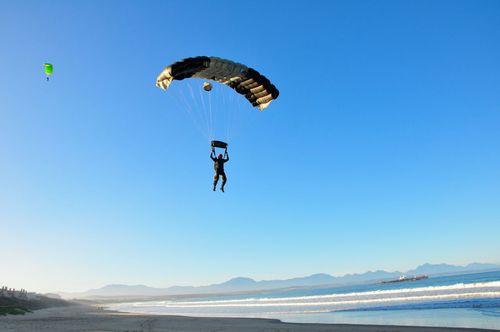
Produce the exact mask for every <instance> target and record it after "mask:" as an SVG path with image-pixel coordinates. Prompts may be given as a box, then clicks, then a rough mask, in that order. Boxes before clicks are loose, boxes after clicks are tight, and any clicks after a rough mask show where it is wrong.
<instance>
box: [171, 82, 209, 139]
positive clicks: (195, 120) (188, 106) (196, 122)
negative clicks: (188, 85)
mask: <svg viewBox="0 0 500 332" xmlns="http://www.w3.org/2000/svg"><path fill="white" fill-rule="evenodd" d="M178 91H179V94H174V95H175V96H176V98H177V99H178V100H179V101H182V102H180V103H179V104H184V107H181V108H182V109H183V110H184V111H185V112H186V113H187V114H188V116H189V118H190V119H191V121H192V122H193V124H194V125H195V127H196V129H198V131H199V132H200V133H201V134H202V135H203V136H204V137H207V136H208V133H207V132H206V130H204V128H203V125H202V124H200V121H199V118H198V117H197V116H196V115H195V114H194V113H195V112H194V110H193V109H192V108H191V104H190V103H189V102H188V98H187V96H186V95H185V94H184V91H183V89H179V90H178ZM181 106H182V105H181Z"/></svg>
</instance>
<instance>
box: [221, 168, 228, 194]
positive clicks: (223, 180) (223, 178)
mask: <svg viewBox="0 0 500 332" xmlns="http://www.w3.org/2000/svg"><path fill="white" fill-rule="evenodd" d="M221 175H222V187H221V188H220V190H222V192H224V186H225V184H226V181H227V176H226V173H222V174H221Z"/></svg>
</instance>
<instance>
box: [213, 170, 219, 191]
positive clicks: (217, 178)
mask: <svg viewBox="0 0 500 332" xmlns="http://www.w3.org/2000/svg"><path fill="white" fill-rule="evenodd" d="M217 182H219V174H218V173H215V175H214V191H215V187H216V186H217Z"/></svg>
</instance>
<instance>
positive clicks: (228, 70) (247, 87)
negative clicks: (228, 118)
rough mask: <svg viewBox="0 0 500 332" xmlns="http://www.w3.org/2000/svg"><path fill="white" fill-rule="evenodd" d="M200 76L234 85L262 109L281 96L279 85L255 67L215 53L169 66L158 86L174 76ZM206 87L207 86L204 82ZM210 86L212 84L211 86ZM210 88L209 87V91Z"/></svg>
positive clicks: (158, 78)
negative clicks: (214, 54)
mask: <svg viewBox="0 0 500 332" xmlns="http://www.w3.org/2000/svg"><path fill="white" fill-rule="evenodd" d="M190 77H197V78H204V79H208V80H213V81H216V82H219V83H222V84H225V85H227V86H229V87H231V88H232V89H234V90H235V91H236V92H238V93H239V94H241V95H243V96H245V98H246V99H247V100H248V101H249V102H250V103H251V104H252V105H253V106H254V107H258V108H259V109H260V110H263V109H265V108H266V107H267V106H269V104H270V103H271V102H272V101H273V100H275V99H276V98H278V96H279V91H278V89H277V88H276V87H275V86H274V85H273V84H272V83H271V82H270V81H269V80H268V79H267V78H266V77H265V76H263V75H261V74H260V73H259V72H258V71H256V70H255V69H252V68H249V67H247V66H245V65H243V64H241V63H236V62H233V61H231V60H225V59H221V58H216V57H208V56H198V57H194V58H187V59H184V60H181V61H178V62H175V63H173V64H171V65H170V66H168V67H166V68H165V69H164V70H163V71H162V72H161V73H160V75H158V77H157V78H156V86H158V87H159V88H162V89H163V90H166V89H168V87H169V86H170V83H172V81H173V80H183V79H185V78H190ZM204 89H205V90H207V88H206V87H205V85H204ZM209 89H210V90H211V87H210V88H209ZM210 90H207V91H210Z"/></svg>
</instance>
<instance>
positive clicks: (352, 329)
mask: <svg viewBox="0 0 500 332" xmlns="http://www.w3.org/2000/svg"><path fill="white" fill-rule="evenodd" d="M0 331H1V332H21V331H22V332H28V331H29V332H31V331H33V332H34V331H37V332H38V331H47V332H73V331H85V332H111V331H113V332H114V331H116V332H156V331H176V332H195V331H196V332H198V331H206V332H209V331H213V332H219V331H235V332H236V331H238V332H250V331H252V332H254V331H257V332H258V331H265V332H305V331H317V332H323V331H345V332H379V331H380V332H381V331H389V332H396V331H401V332H434V331H435V332H447V331H462V332H466V331H491V330H481V329H457V328H436V327H408V326H383V325H344V324H295V323H282V322H280V321H279V320H273V319H254V318H195V317H183V316H160V315H139V314H127V313H119V312H114V311H106V310H98V309H97V308H95V307H90V306H70V307H63V308H50V309H43V310H37V311H35V312H33V313H30V314H26V315H24V316H2V317H0Z"/></svg>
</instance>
